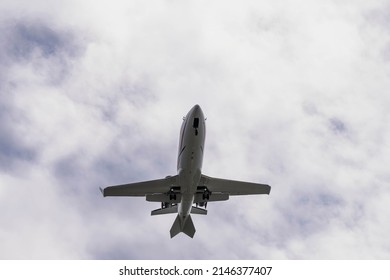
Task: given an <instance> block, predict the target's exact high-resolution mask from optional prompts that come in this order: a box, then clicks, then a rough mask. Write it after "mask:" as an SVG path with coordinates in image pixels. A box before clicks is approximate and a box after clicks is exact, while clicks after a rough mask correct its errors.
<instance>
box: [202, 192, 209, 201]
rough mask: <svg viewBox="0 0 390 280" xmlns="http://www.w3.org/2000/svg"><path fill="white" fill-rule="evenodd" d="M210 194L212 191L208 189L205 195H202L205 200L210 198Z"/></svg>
mask: <svg viewBox="0 0 390 280" xmlns="http://www.w3.org/2000/svg"><path fill="white" fill-rule="evenodd" d="M210 194H211V192H210V191H209V190H207V189H206V190H205V191H204V192H203V195H202V198H203V200H209V199H210Z"/></svg>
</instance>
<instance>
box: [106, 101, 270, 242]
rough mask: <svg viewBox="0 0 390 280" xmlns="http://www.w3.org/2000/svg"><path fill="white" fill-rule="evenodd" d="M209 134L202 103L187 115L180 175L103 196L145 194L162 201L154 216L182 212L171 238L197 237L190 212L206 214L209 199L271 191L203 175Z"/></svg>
mask: <svg viewBox="0 0 390 280" xmlns="http://www.w3.org/2000/svg"><path fill="white" fill-rule="evenodd" d="M205 136H206V125H205V118H204V115H203V112H202V109H201V108H200V106H199V105H195V106H194V107H193V108H192V109H191V110H190V111H189V112H188V114H187V116H186V117H184V118H183V124H182V126H181V131H180V142H179V155H178V158H177V175H175V176H167V177H166V178H164V179H158V180H152V181H145V182H139V183H131V184H125V185H117V186H110V187H106V188H105V189H101V191H102V193H103V196H105V197H106V196H145V197H146V200H147V201H152V202H161V208H159V209H156V210H154V211H152V213H151V214H152V215H160V214H170V213H178V214H177V217H176V220H175V222H174V223H173V225H172V228H171V230H170V234H171V238H172V237H174V236H176V235H177V234H178V233H180V232H183V233H185V234H187V235H188V236H189V237H191V238H193V237H194V234H195V227H194V224H193V222H192V219H191V215H190V214H203V215H206V214H207V210H206V206H207V203H208V202H212V201H224V200H228V199H229V196H230V195H249V194H269V193H270V191H271V187H270V186H268V185H263V184H256V183H248V182H240V181H233V180H226V179H218V178H213V177H209V176H206V175H203V174H202V172H201V169H202V162H203V152H204V143H205ZM194 204H195V206H194Z"/></svg>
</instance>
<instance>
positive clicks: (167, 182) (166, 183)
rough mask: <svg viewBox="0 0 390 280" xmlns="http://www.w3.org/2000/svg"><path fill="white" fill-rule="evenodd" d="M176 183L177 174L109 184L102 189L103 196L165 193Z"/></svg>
mask: <svg viewBox="0 0 390 280" xmlns="http://www.w3.org/2000/svg"><path fill="white" fill-rule="evenodd" d="M176 183H177V175H176V176H172V177H167V178H164V179H158V180H152V181H144V182H138V183H131V184H124V185H117V186H109V187H107V188H104V189H103V190H102V193H103V196H146V195H151V194H159V193H167V192H169V190H170V189H171V188H172V187H173V186H175V185H176Z"/></svg>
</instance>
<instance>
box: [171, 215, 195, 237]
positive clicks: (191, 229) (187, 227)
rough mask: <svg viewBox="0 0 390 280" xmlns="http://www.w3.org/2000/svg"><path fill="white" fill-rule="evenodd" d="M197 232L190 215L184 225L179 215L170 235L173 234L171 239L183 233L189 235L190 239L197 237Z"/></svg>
mask: <svg viewBox="0 0 390 280" xmlns="http://www.w3.org/2000/svg"><path fill="white" fill-rule="evenodd" d="M195 231H196V230H195V226H194V223H193V222H192V218H191V216H190V215H189V216H188V217H187V218H186V219H185V220H184V224H183V222H182V220H181V219H180V215H177V216H176V219H175V221H174V222H173V225H172V227H171V230H170V233H171V238H172V237H175V236H176V235H177V234H179V233H180V232H183V233H185V234H187V235H188V236H189V237H191V238H193V237H194V235H195Z"/></svg>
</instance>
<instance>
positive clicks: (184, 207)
mask: <svg viewBox="0 0 390 280" xmlns="http://www.w3.org/2000/svg"><path fill="white" fill-rule="evenodd" d="M205 137H206V126H205V118H204V115H203V112H202V109H201V108H200V106H199V105H195V106H194V107H193V108H192V109H191V110H190V111H189V112H188V114H187V116H186V117H185V118H184V120H183V124H182V127H181V130H180V141H179V154H178V159H177V174H178V176H179V182H180V186H181V189H180V192H181V201H180V203H179V206H178V214H179V217H180V220H181V223H182V224H184V222H185V220H186V219H187V217H188V215H189V214H190V212H191V208H192V205H193V203H194V197H195V193H196V191H197V186H198V184H199V181H200V178H201V174H202V172H201V171H202V163H203V152H204V143H205Z"/></svg>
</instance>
